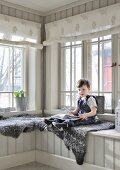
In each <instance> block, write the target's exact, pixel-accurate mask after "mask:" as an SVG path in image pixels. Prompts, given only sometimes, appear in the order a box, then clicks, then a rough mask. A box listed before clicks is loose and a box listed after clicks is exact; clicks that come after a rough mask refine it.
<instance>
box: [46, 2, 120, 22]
mask: <svg viewBox="0 0 120 170" xmlns="http://www.w3.org/2000/svg"><path fill="white" fill-rule="evenodd" d="M116 3H120V0H93V1H90V2H86V3H84V4H81V5H78V6H74V7H71V8H68V9H65V10H60V11H58V12H53V13H52V14H49V15H47V16H46V18H45V23H50V22H53V21H57V20H61V19H64V18H67V17H71V16H74V15H77V14H82V13H85V12H88V11H92V10H95V9H98V8H103V7H106V6H109V5H113V4H116Z"/></svg>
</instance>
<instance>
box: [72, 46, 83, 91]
mask: <svg viewBox="0 0 120 170" xmlns="http://www.w3.org/2000/svg"><path fill="white" fill-rule="evenodd" d="M81 66H82V59H81V47H73V48H72V90H73V91H75V90H76V82H77V81H78V80H79V79H80V78H81V76H82V71H81V70H82V69H81Z"/></svg>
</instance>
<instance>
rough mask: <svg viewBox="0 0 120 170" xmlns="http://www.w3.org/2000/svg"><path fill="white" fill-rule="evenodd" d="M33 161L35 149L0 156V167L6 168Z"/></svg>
mask: <svg viewBox="0 0 120 170" xmlns="http://www.w3.org/2000/svg"><path fill="white" fill-rule="evenodd" d="M34 161H35V150H32V151H29V152H22V153H17V154H13V155H9V156H4V157H0V169H7V168H11V167H15V166H18V165H23V164H26V163H30V162H34Z"/></svg>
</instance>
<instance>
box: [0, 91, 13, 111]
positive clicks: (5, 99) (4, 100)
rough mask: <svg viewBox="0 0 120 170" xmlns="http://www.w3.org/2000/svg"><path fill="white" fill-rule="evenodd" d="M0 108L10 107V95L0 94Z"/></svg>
mask: <svg viewBox="0 0 120 170" xmlns="http://www.w3.org/2000/svg"><path fill="white" fill-rule="evenodd" d="M0 107H2V108H3V107H4V108H5V107H12V94H10V93H0Z"/></svg>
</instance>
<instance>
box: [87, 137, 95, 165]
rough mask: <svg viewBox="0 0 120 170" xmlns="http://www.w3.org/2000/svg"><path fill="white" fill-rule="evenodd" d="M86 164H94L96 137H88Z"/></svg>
mask: <svg viewBox="0 0 120 170" xmlns="http://www.w3.org/2000/svg"><path fill="white" fill-rule="evenodd" d="M85 162H87V163H91V164H94V136H93V135H88V136H87V150H86V156H85Z"/></svg>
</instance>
